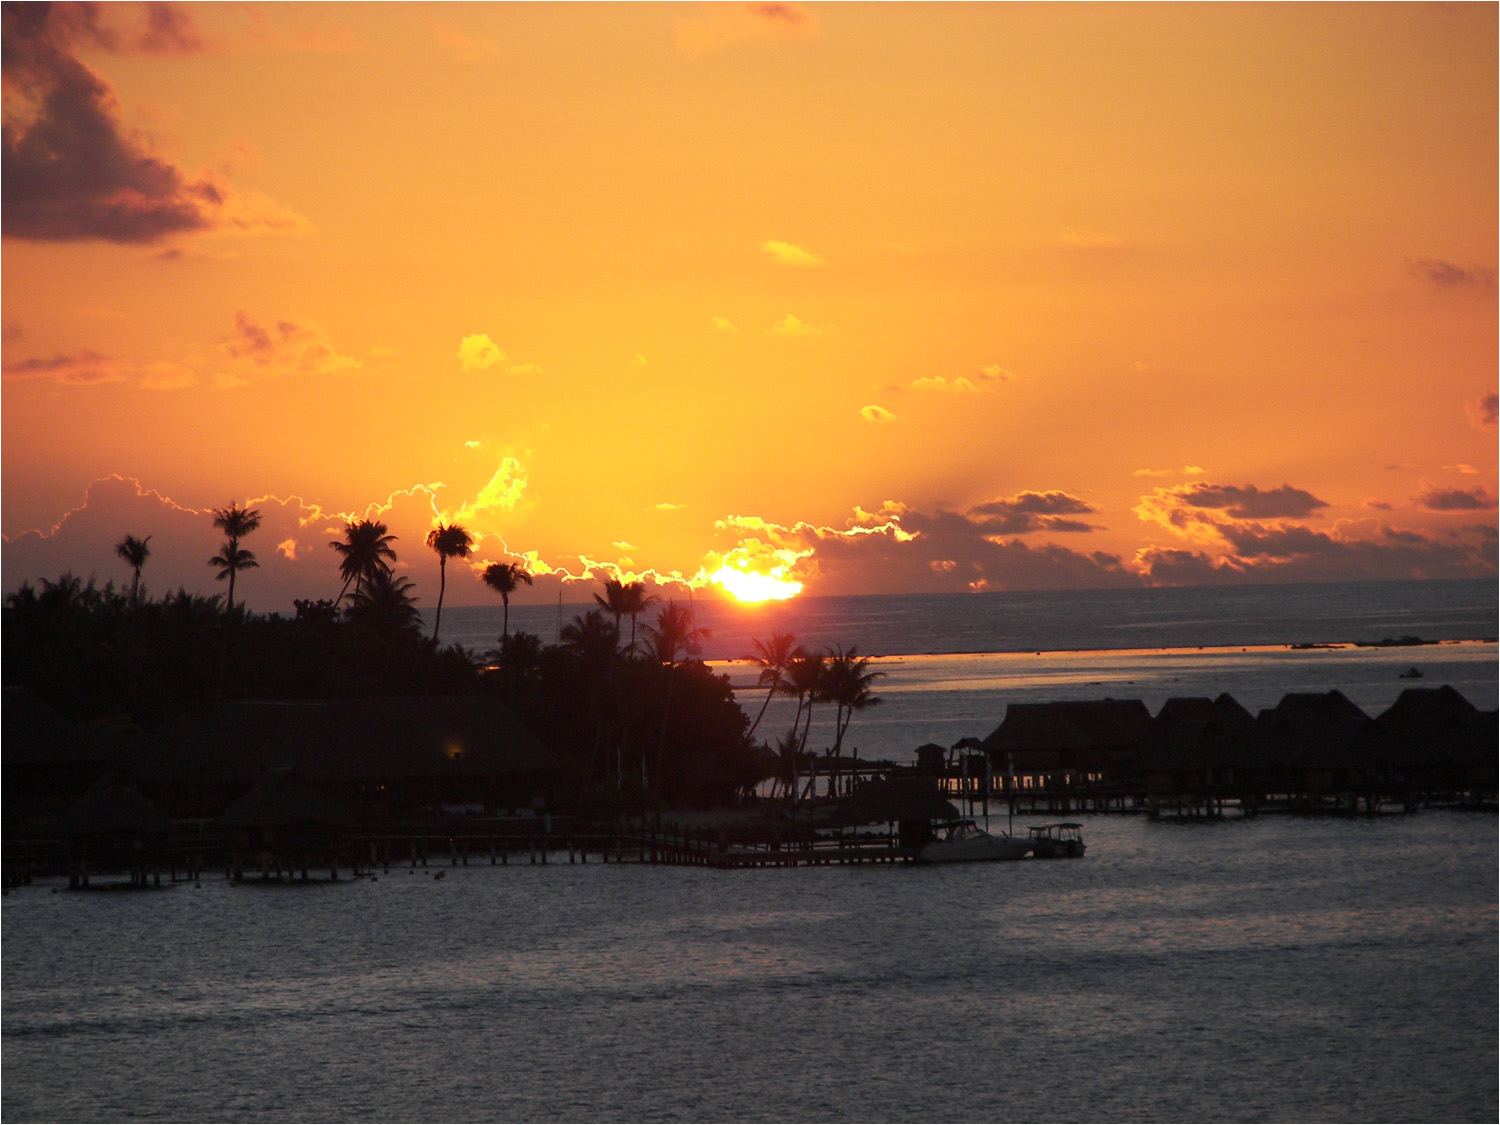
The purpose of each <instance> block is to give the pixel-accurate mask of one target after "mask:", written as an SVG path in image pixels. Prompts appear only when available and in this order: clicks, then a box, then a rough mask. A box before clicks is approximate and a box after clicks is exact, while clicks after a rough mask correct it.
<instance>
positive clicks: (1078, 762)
mask: <svg viewBox="0 0 1500 1125" xmlns="http://www.w3.org/2000/svg"><path fill="white" fill-rule="evenodd" d="M1150 725H1151V712H1149V711H1148V710H1146V705H1145V704H1144V703H1142V702H1141V701H1140V700H1139V699H1093V700H1070V701H1066V702H1061V703H1012V704H1010V706H1008V707H1007V708H1006V709H1005V719H1004V721H1003V722H1002V723H1001V724H1000V725H999V726H998V727H996V728H995V729H994V730H993V731H992V732H990V735H989V736H988V737H987V738H985V739H984V741H983V743H982V744H981V745H982V746H983V748H984V752H985V753H986V754H987V755H988V756H989V760H990V769H991V772H992V773H995V774H1005V773H1006V772H1007V771H1008V770H1010V769H1012V768H1013V769H1014V770H1015V774H1016V778H1017V784H1018V785H1019V786H1020V787H1021V788H1023V789H1024V788H1040V787H1042V786H1044V785H1052V784H1060V785H1064V786H1075V785H1086V784H1088V783H1089V782H1091V781H1096V780H1099V779H1101V778H1103V777H1104V776H1106V775H1107V774H1119V773H1121V772H1123V770H1124V768H1125V767H1127V766H1128V764H1129V763H1130V762H1131V761H1132V760H1133V759H1134V756H1135V748H1136V746H1137V744H1138V743H1139V741H1140V738H1141V736H1142V735H1143V734H1144V733H1145V731H1146V729H1147V728H1148V727H1149V726H1150Z"/></svg>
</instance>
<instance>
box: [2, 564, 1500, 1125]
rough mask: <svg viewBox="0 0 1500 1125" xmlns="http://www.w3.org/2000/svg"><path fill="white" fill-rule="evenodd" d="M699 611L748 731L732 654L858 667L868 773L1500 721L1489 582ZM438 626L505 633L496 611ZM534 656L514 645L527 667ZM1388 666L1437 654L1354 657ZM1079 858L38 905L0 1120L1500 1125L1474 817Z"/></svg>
mask: <svg viewBox="0 0 1500 1125" xmlns="http://www.w3.org/2000/svg"><path fill="white" fill-rule="evenodd" d="M694 608H695V611H696V613H697V617H698V621H699V623H700V625H703V626H705V627H707V628H709V629H711V630H712V632H713V635H712V637H710V638H708V640H707V641H706V642H705V646H704V650H703V655H704V656H705V658H707V659H710V660H713V661H715V662H718V666H719V667H721V668H723V669H724V670H725V671H726V672H727V673H728V674H729V675H730V676H731V679H732V682H735V683H736V684H737V685H738V687H739V689H740V690H741V692H742V699H743V702H744V704H745V706H746V708H747V710H748V711H750V712H751V713H752V714H753V713H754V710H755V709H756V708H758V706H759V701H760V695H759V693H758V692H756V691H755V690H754V689H753V679H754V675H753V669H752V668H750V667H748V666H746V665H744V664H743V663H739V662H736V658H739V657H742V656H744V655H745V654H746V653H747V652H748V651H749V641H750V639H752V638H755V637H768V636H769V635H770V634H771V633H772V632H775V631H791V632H795V633H796V634H797V635H798V636H799V638H800V639H801V640H802V641H803V642H804V643H806V644H808V645H809V646H810V647H814V648H821V647H824V646H830V645H837V644H845V645H848V644H854V645H856V646H857V647H858V648H859V650H860V651H861V652H869V653H871V654H880V659H879V661H878V662H877V664H876V667H878V668H879V669H880V670H882V671H884V672H885V673H886V675H885V677H884V678H882V679H881V680H879V681H877V683H876V691H877V693H878V694H879V695H880V696H881V697H882V699H883V702H882V703H881V704H880V705H879V706H877V707H874V708H872V709H870V710H868V711H866V712H864V713H862V714H860V715H859V716H858V717H856V719H855V720H854V724H853V726H851V728H850V734H849V739H848V741H849V743H850V744H851V745H857V746H859V747H861V754H862V756H864V757H881V756H890V757H893V758H898V759H904V758H906V757H908V756H909V755H910V753H911V751H912V750H913V749H914V748H915V746H917V745H921V744H922V743H925V742H934V741H935V742H939V743H942V744H944V745H951V741H952V740H956V738H958V737H962V736H964V735H977V736H981V737H982V736H983V735H984V734H987V733H988V732H989V730H991V729H993V727H994V726H995V725H996V724H998V722H999V721H1000V719H1001V718H1003V714H1004V707H1005V706H1006V705H1007V703H1009V702H1013V701H1028V700H1044V699H1064V698H1103V697H1105V696H1112V697H1115V698H1141V699H1143V700H1144V701H1146V702H1147V704H1148V706H1150V707H1151V709H1152V710H1153V711H1155V710H1156V708H1157V707H1158V706H1159V704H1160V702H1162V701H1164V700H1165V699H1166V698H1168V697H1170V696H1171V695H1215V694H1218V692H1220V691H1229V692H1230V693H1231V694H1233V695H1235V696H1236V698H1238V699H1239V700H1240V701H1241V702H1242V703H1244V704H1245V705H1246V706H1248V707H1250V708H1251V709H1252V710H1254V709H1257V708H1259V707H1268V706H1273V705H1274V704H1275V702H1276V701H1277V699H1279V698H1280V695H1281V694H1283V693H1285V692H1286V691H1294V690H1295V691H1309V690H1319V691H1321V690H1329V689H1331V688H1338V689H1339V690H1341V691H1344V692H1345V693H1346V694H1348V695H1349V696H1350V698H1351V699H1353V700H1354V701H1355V702H1356V703H1357V704H1359V705H1360V706H1361V707H1363V708H1365V709H1366V711H1367V712H1368V713H1370V714H1372V715H1374V714H1378V713H1379V711H1380V710H1381V709H1383V707H1384V706H1388V705H1389V703H1390V702H1392V701H1394V699H1395V698H1396V696H1397V695H1398V694H1399V692H1400V691H1401V690H1402V689H1403V688H1405V687H1407V686H1411V685H1412V684H1413V683H1414V682H1415V683H1418V684H1420V685H1423V686H1433V685H1437V684H1441V683H1452V684H1453V685H1454V686H1455V687H1458V688H1459V690H1460V691H1462V692H1463V693H1464V694H1465V695H1466V696H1467V697H1468V698H1469V699H1470V700H1471V701H1473V702H1474V703H1476V704H1477V705H1478V706H1481V707H1485V708H1493V707H1495V706H1496V699H1495V696H1496V673H1497V656H1496V648H1495V643H1494V640H1493V638H1494V636H1495V632H1496V630H1495V624H1496V590H1495V586H1494V584H1493V583H1482V582H1481V583H1407V584H1401V583H1394V584H1392V583H1381V584H1361V585H1353V586H1333V587H1328V586H1318V587H1310V586H1304V587H1280V588H1265V587H1262V588H1253V589H1249V590H1162V591H1158V590H1152V591H1128V592H1110V593H1103V592H1094V593H1085V594H1030V595H976V596H973V597H963V598H953V599H949V598H868V599H866V598H848V599H835V598H829V599H804V600H799V601H798V602H794V603H791V604H786V605H778V606H764V607H740V606H734V605H725V604H723V603H709V602H706V601H704V600H702V599H699V600H698V601H697V602H696V603H695V606H694ZM582 609H583V607H565V609H564V614H565V615H566V619H571V617H572V616H573V615H575V614H577V613H579V612H581V611H582ZM443 617H444V623H445V625H446V626H447V627H448V630H449V631H448V632H447V633H445V638H444V639H445V640H457V641H460V642H461V643H463V644H465V645H466V646H468V647H471V648H475V649H479V650H482V649H483V648H485V647H488V646H490V645H492V644H493V643H494V639H495V634H497V633H498V629H499V618H500V613H499V607H498V606H495V607H492V608H490V607H485V608H476V609H465V608H457V607H454V608H451V609H450V608H447V607H445V609H444V614H443ZM556 620H557V610H556V607H555V606H554V607H545V606H544V607H524V606H523V607H512V611H511V626H512V628H525V629H528V630H531V631H534V632H537V633H538V634H539V635H540V636H541V637H542V639H543V640H544V641H548V642H550V641H552V640H554V639H555V630H556ZM549 623H550V624H549ZM1408 634H1411V635H1416V636H1420V637H1422V638H1425V639H1428V640H1434V641H1439V640H1440V641H1448V642H1454V643H1444V644H1434V645H1425V646H1421V647H1415V648H1391V649H1372V648H1357V647H1354V646H1353V642H1354V641H1356V640H1379V639H1381V638H1383V637H1386V636H1392V637H1399V636H1403V635H1408ZM1460 642H1461V643H1460ZM1298 643H1317V644H1332V645H1338V646H1340V647H1335V648H1319V649H1292V648H1288V647H1287V646H1288V645H1292V644H1298ZM1413 667H1416V668H1418V669H1419V670H1420V671H1422V673H1423V675H1422V678H1421V679H1420V680H1417V681H1413V680H1410V679H1403V678H1401V673H1402V672H1410V670H1411V668H1413ZM781 718H785V716H782V717H781ZM778 721H780V719H778V718H768V719H767V720H766V722H767V724H768V726H767V727H766V729H767V730H769V731H772V732H774V731H775V723H776V722H778ZM818 731H819V728H818V726H817V724H815V725H814V740H815V744H816V740H817V737H818ZM1080 819H1081V820H1082V821H1083V822H1084V836H1085V839H1086V840H1087V841H1088V844H1089V850H1088V854H1087V855H1086V856H1085V857H1084V858H1082V859H1076V860H1058V861H1051V862H1048V861H1040V860H1025V861H1022V862H1019V863H1006V864H979V865H955V866H953V867H950V868H941V867H934V868H921V867H906V866H884V867H844V868H839V867H834V868H818V869H811V868H796V869H770V870H750V871H729V870H710V869H703V868H665V867H653V866H649V865H630V864H625V865H613V864H611V865H608V866H605V865H600V864H597V863H590V864H585V865H573V864H569V863H568V862H567V855H566V853H554V854H553V856H552V857H551V858H552V862H550V863H548V864H546V865H545V866H541V865H538V866H532V865H530V864H524V863H523V864H512V865H509V866H501V867H491V866H488V865H482V866H473V867H454V868H443V869H441V871H442V873H443V874H444V875H445V876H446V878H444V879H443V880H441V881H439V880H437V879H435V878H434V875H435V874H437V872H434V871H432V870H430V869H427V870H424V869H422V868H416V869H413V868H410V867H402V866H395V867H392V868H391V869H390V870H389V871H382V872H379V873H377V878H375V879H360V880H349V879H345V880H343V881H341V882H339V883H337V884H330V883H314V884H308V885H291V886H256V885H244V886H240V887H232V886H230V885H229V884H228V883H227V882H225V881H224V880H223V879H222V878H219V877H210V878H205V879H204V881H203V882H202V884H201V885H198V886H195V885H193V884H186V883H184V884H178V885H176V886H173V887H171V888H167V889H162V890H160V891H142V892H114V893H110V892H87V893H83V892H76V893H74V892H68V891H67V890H66V885H65V882H64V881H60V880H57V881H45V880H44V881H41V882H39V883H36V884H33V885H31V886H27V887H21V888H17V889H14V890H11V891H9V892H8V893H7V894H6V895H5V897H4V900H3V907H0V940H3V944H0V987H3V1007H0V1031H3V1035H0V1052H3V1056H0V1064H3V1084H0V1117H3V1118H4V1120H6V1121H68V1120H111V1121H114V1120H118V1121H180V1120H205V1121H285V1120H329V1121H355V1120H368V1121H397V1120H473V1121H643V1120H663V1121H791V1120H797V1121H805V1120H827V1121H892V1120H899V1121H918V1120H922V1121H1104V1120H1108V1121H1173V1120H1224V1121H1388V1120H1433V1121H1436V1120H1445V1121H1483V1122H1489V1121H1494V1120H1495V1119H1496V1117H1497V1113H1500V1105H1497V1101H1500V1097H1497V1089H1500V1084H1497V1067H1500V1035H1497V1017H1496V1013H1497V1006H1500V980H1497V965H1500V941H1497V932H1500V931H1497V921H1500V919H1497V878H1496V876H1497V858H1500V857H1497V832H1496V820H1495V817H1494V815H1493V814H1482V813H1460V812H1447V811H1433V810H1424V811H1419V812H1417V813H1414V814H1410V815H1387V816H1381V817H1377V818H1368V819H1366V818H1361V819H1322V818H1299V817H1293V816H1262V817H1259V818H1255V819H1251V820H1235V819H1231V820H1227V821H1223V822H1218V823H1168V822H1156V821H1151V820H1148V819H1147V818H1145V817H1140V816H1118V815H1117V816H1086V817H1081V818H1080Z"/></svg>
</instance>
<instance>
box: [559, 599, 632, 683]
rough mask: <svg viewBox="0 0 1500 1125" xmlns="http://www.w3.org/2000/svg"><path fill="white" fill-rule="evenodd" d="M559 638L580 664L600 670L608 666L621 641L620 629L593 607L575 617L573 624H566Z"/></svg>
mask: <svg viewBox="0 0 1500 1125" xmlns="http://www.w3.org/2000/svg"><path fill="white" fill-rule="evenodd" d="M558 640H559V641H560V642H561V644H562V648H563V649H564V650H566V651H567V652H570V653H572V654H573V656H575V657H576V658H577V659H578V661H579V663H580V664H582V665H583V666H585V667H587V668H591V669H595V670H598V669H602V668H604V667H606V666H608V664H609V662H610V658H611V657H613V656H614V654H615V646H616V645H618V644H619V643H620V631H619V629H617V628H616V627H615V626H613V625H611V624H610V623H609V621H608V619H607V618H605V616H604V614H603V613H601V612H600V611H599V610H597V609H591V610H589V611H588V613H586V614H584V615H583V616H582V617H575V618H573V623H572V624H571V625H564V626H563V628H562V632H561V633H559V634H558Z"/></svg>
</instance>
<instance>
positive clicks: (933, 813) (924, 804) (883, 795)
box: [836, 777, 959, 824]
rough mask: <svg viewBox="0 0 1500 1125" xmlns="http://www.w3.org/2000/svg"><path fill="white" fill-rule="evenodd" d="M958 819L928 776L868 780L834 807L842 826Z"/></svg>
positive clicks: (954, 811)
mask: <svg viewBox="0 0 1500 1125" xmlns="http://www.w3.org/2000/svg"><path fill="white" fill-rule="evenodd" d="M958 816H959V812H958V809H957V808H955V807H954V805H953V804H952V802H950V801H948V800H946V799H945V798H944V797H943V796H942V794H940V793H939V792H938V787H937V781H936V780H935V779H934V778H930V777H900V778H886V779H877V780H874V781H867V782H865V783H864V784H863V785H861V786H860V787H859V789H858V791H857V792H855V793H854V794H852V795H851V796H848V797H845V798H844V799H843V800H841V801H840V802H839V803H838V806H837V808H836V818H837V819H838V820H840V821H842V822H843V823H845V824H884V823H887V822H890V821H901V820H957V819H958Z"/></svg>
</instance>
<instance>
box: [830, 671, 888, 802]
mask: <svg viewBox="0 0 1500 1125" xmlns="http://www.w3.org/2000/svg"><path fill="white" fill-rule="evenodd" d="M884 675H885V673H884V672H872V671H870V658H869V657H867V656H860V655H859V654H858V653H857V652H856V651H855V648H854V646H853V645H850V646H849V647H848V649H845V648H843V647H842V646H840V647H839V648H836V649H830V650H829V653H828V660H827V662H826V663H825V664H824V665H823V694H824V698H826V699H827V700H828V701H829V702H831V703H832V704H833V705H834V707H835V711H834V719H833V749H832V750H831V751H829V754H828V759H829V774H828V794H829V796H832V795H833V793H834V789H835V786H836V778H837V772H836V771H837V769H838V759H839V752H840V751H841V750H842V749H843V745H844V732H845V731H847V730H848V729H849V723H850V721H851V720H852V719H853V718H854V713H855V712H856V711H863V710H865V708H867V707H875V706H878V705H879V703H880V697H879V696H878V695H875V694H873V693H872V692H871V691H870V685H871V684H873V683H874V682H875V681H876V680H878V679H879V678H880V677H882V676H884Z"/></svg>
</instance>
